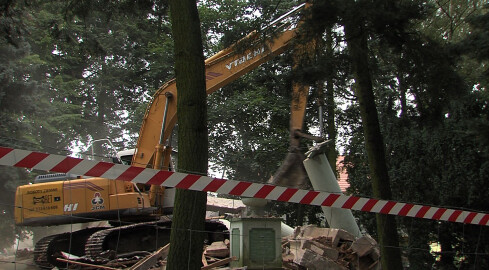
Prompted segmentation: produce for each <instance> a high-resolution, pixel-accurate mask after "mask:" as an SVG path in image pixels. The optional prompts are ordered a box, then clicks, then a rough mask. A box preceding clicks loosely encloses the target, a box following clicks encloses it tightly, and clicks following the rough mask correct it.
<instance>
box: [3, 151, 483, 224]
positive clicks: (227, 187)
mask: <svg viewBox="0 0 489 270" xmlns="http://www.w3.org/2000/svg"><path fill="white" fill-rule="evenodd" d="M0 165H5V166H14V167H23V168H32V169H37V170H45V171H53V172H61V173H72V174H77V175H85V176H92V177H103V178H108V179H118V180H124V181H131V182H134V183H143V184H152V185H161V186H165V187H175V188H181V189H189V190H197V191H210V192H216V193H220V194H230V195H236V196H243V197H255V198H263V199H268V200H273V201H283V202H292V203H300V204H308V205H317V206H328V207H333V208H343V209H351V210H357V211H364V212H371V213H382V214H389V215H396V216H408V217H416V218H425V219H432V220H442V221H450V222H458V223H466V224H476V225H484V226H488V225H489V214H487V213H480V212H471V211H463V210H456V209H448V208H442V207H433V206H427V205H419V204H411V203H401V202H395V201H386V200H377V199H371V198H362V197H356V196H345V195H342V194H334V193H329V192H324V191H309V190H301V189H295V188H286V187H280V186H272V185H267V184H258V183H250V182H240V181H233V180H226V179H219V178H211V177H207V176H201V175H195V174H186V173H178V172H168V171H158V170H154V169H146V168H140V167H132V166H128V165H121V164H114V163H108V162H100V161H92V160H85V159H79V158H74V157H66V156H60V155H52V154H46V153H39V152H34V151H26V150H19V149H12V148H6V147H0Z"/></svg>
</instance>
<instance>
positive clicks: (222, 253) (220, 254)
mask: <svg viewBox="0 0 489 270" xmlns="http://www.w3.org/2000/svg"><path fill="white" fill-rule="evenodd" d="M226 240H227V239H226ZM227 242H229V240H228V241H227ZM204 255H205V256H210V257H215V258H227V257H229V245H228V244H226V242H223V241H219V242H213V243H212V244H211V245H210V246H207V247H206V248H205V251H204Z"/></svg>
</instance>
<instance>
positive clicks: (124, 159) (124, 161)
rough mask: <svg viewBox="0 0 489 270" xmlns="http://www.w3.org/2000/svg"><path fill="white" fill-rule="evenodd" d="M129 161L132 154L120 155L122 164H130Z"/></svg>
mask: <svg viewBox="0 0 489 270" xmlns="http://www.w3.org/2000/svg"><path fill="white" fill-rule="evenodd" d="M116 159H117V158H116ZM131 161H132V155H127V156H121V157H120V162H122V164H124V165H131Z"/></svg>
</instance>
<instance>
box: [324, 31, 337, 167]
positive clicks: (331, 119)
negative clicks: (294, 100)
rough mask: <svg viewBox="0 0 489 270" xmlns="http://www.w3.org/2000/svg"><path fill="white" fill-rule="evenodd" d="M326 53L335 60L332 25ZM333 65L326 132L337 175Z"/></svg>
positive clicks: (329, 68) (328, 83)
mask: <svg viewBox="0 0 489 270" xmlns="http://www.w3.org/2000/svg"><path fill="white" fill-rule="evenodd" d="M325 46H326V54H327V58H328V59H330V63H332V61H333V57H334V56H333V34H332V30H331V27H328V28H327V29H326V45H325ZM333 76H334V74H333V65H328V66H327V72H326V96H325V103H326V134H327V135H328V139H329V140H331V143H330V144H329V147H328V152H327V157H328V161H329V164H330V165H331V169H332V170H333V172H334V174H335V175H337V169H336V160H337V158H338V152H337V151H336V123H335V109H336V104H335V101H334V85H333Z"/></svg>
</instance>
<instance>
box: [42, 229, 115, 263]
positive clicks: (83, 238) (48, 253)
mask: <svg viewBox="0 0 489 270" xmlns="http://www.w3.org/2000/svg"><path fill="white" fill-rule="evenodd" d="M103 229H105V228H104V227H99V228H88V229H84V230H80V231H76V232H72V233H69V232H68V233H62V234H55V235H50V236H46V237H44V238H42V239H41V240H39V241H38V242H37V243H36V246H35V248H34V262H35V263H36V264H37V265H38V266H39V267H40V268H43V269H52V268H53V267H55V266H56V267H58V268H60V269H62V268H65V267H66V264H64V263H62V262H59V261H57V260H56V258H59V257H61V252H67V253H70V254H72V255H76V256H84V255H85V250H84V247H85V244H86V242H87V239H88V238H89V237H90V235H92V234H93V233H95V232H97V231H100V230H103Z"/></svg>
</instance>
